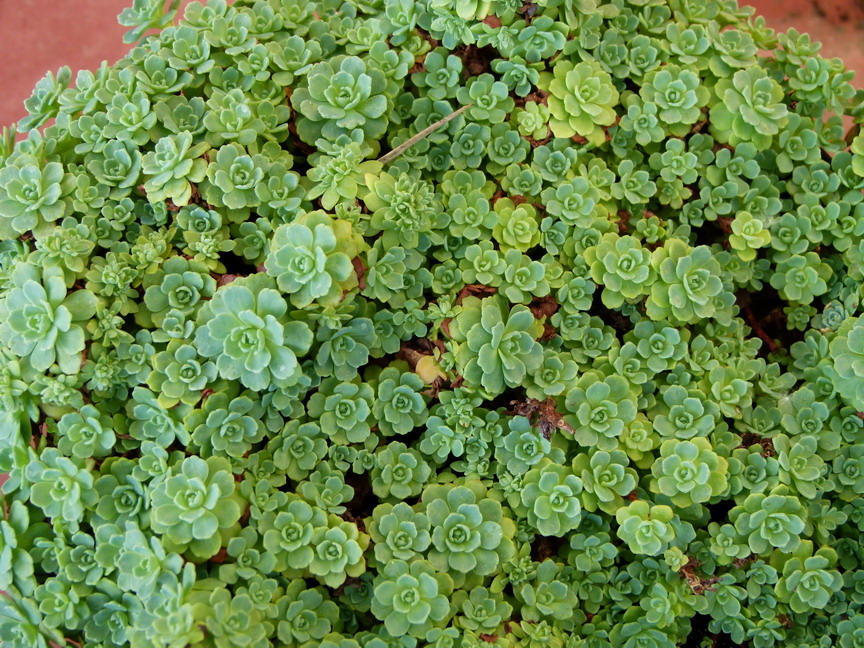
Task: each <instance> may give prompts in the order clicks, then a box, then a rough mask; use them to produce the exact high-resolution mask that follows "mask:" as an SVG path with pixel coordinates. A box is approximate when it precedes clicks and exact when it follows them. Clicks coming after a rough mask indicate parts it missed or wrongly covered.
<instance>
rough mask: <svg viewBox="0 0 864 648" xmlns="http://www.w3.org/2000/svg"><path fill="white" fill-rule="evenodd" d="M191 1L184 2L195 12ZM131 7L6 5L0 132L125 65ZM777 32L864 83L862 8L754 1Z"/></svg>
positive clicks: (64, 0)
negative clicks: (808, 38)
mask: <svg viewBox="0 0 864 648" xmlns="http://www.w3.org/2000/svg"><path fill="white" fill-rule="evenodd" d="M188 1H189V0H184V2H183V4H184V5H185V4H187V3H188ZM131 3H132V2H131V0H74V2H72V1H70V0H61V1H60V2H58V1H57V0H0V79H2V81H3V83H2V88H3V90H2V94H0V125H5V124H9V123H12V122H14V121H17V120H18V119H20V118H21V117H22V116H23V115H24V108H23V102H24V99H26V98H27V97H28V96H29V95H30V92H31V90H32V89H33V86H34V85H35V83H36V81H38V80H39V79H40V78H41V77H42V76H44V74H45V73H46V72H47V71H49V70H51V71H55V70H57V68H59V67H61V66H63V65H68V66H69V67H71V68H72V71H73V78H74V74H75V72H77V71H78V70H79V69H82V68H89V69H92V68H95V67H96V66H98V65H99V63H101V62H102V60H107V61H108V62H109V63H113V62H114V61H116V60H117V59H118V58H121V57H122V56H123V55H124V53H125V52H126V51H127V49H128V46H127V45H124V44H123V43H122V41H121V38H122V35H123V32H124V31H125V28H124V27H121V26H120V25H118V24H117V14H118V13H119V12H120V11H121V10H122V9H123V8H124V7H126V6H127V5H130V4H131ZM750 4H752V5H754V6H756V8H757V11H758V13H760V14H762V15H764V16H765V17H766V19H767V20H768V24H769V25H770V26H772V27H774V28H775V29H778V30H785V29H788V28H789V27H795V28H797V29H798V31H802V32H803V31H806V32H809V33H810V34H811V35H812V36H813V38H814V39H815V40H820V41H822V42H823V43H824V48H823V53H824V54H825V55H826V56H840V57H842V58H843V59H844V60H845V61H846V62H847V65H848V66H849V67H850V68H851V69H853V70H856V71H858V73H859V78H858V79H857V82H858V84H859V85H862V79H864V2H862V0H751V2H750Z"/></svg>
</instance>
